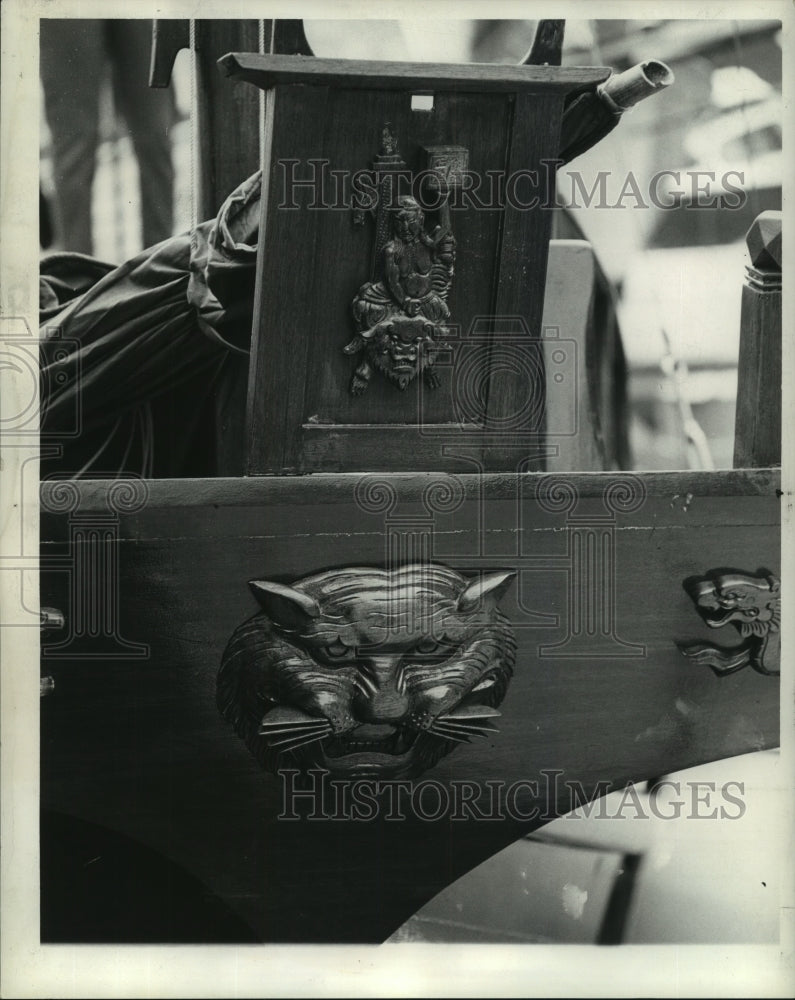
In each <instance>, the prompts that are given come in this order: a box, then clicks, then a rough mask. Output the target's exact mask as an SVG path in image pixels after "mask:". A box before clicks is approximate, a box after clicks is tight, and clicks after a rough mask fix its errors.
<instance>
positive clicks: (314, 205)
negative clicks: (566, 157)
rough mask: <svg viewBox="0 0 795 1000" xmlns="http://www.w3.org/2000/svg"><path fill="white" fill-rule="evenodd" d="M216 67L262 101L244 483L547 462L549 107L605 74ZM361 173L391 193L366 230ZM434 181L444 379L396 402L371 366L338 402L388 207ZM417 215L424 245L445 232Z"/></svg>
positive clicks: (275, 60) (556, 116)
mask: <svg viewBox="0 0 795 1000" xmlns="http://www.w3.org/2000/svg"><path fill="white" fill-rule="evenodd" d="M222 65H223V66H224V69H225V71H226V72H227V73H229V74H231V75H232V76H234V77H238V78H242V79H245V80H248V81H250V82H252V83H255V84H256V85H257V86H259V87H262V88H265V89H266V94H267V96H266V119H267V120H266V134H267V136H268V141H267V143H266V152H265V163H264V166H263V170H264V176H265V180H264V184H263V190H264V192H266V194H265V196H264V197H263V210H262V211H263V214H262V223H261V227H260V263H259V269H258V272H259V273H258V279H259V281H258V289H257V300H256V301H257V304H256V313H257V318H256V320H255V330H254V339H253V348H252V357H251V366H250V381H249V413H248V429H247V434H248V472H249V474H251V475H262V474H270V475H274V474H275V475H284V474H296V473H299V474H304V473H311V472H330V471H362V470H373V471H380V470H383V471H392V472H398V471H414V470H416V471H421V470H429V469H434V470H438V469H445V470H457V471H473V461H474V462H475V464H476V467H480V468H483V469H489V470H503V469H506V468H508V469H510V468H514V467H516V465H517V462H520V461H525V462H526V461H527V459H528V458H530V460H531V465H529V466H526V467H529V468H543V467H544V465H543V460H542V459H539V458H538V457H536V455H535V454H533V455H532V456H529V455H528V442H529V441H532V443H533V444H534V445H535V446H537V447H536V448H533V449H530V450H531V451H533V452H535V451H537V450H538V446H541V445H543V443H544V441H545V421H544V412H545V408H544V374H543V373H544V365H543V359H542V358H541V348H540V337H541V329H540V327H541V313H542V308H543V302H544V282H545V278H546V265H547V252H548V244H549V235H550V227H551V220H552V210H551V206H552V204H554V170H555V167H554V165H555V163H556V160H557V155H558V151H559V148H560V128H561V120H562V115H563V105H564V101H565V100H566V99H567V98H570V97H571V96H572V95H574V94H576V93H577V92H578V91H581V90H585V89H591V90H593V89H594V88H595V86H596V85H597V84H598V83H600V82H602V81H603V80H605V79H606V78H607V77H608V76H609V71H608V70H606V69H582V68H566V69H562V68H560V67H549V66H543V67H541V66H488V65H478V66H474V65H472V66H458V65H432V64H408V63H368V62H356V61H352V60H330V59H315V58H304V57H298V56H262V55H240V54H233V55H232V54H230V55H228V56H226V57H225V58H224V59H223V60H222ZM418 98H422V99H424V101H418V100H417V99H418ZM416 105H419V107H416ZM429 107H430V108H431V109H430V110H429ZM385 129H387V132H386V136H387V138H386V140H385V139H384V135H385ZM385 141H386V143H387V145H388V150H386V149H385V148H384V142H385ZM373 168H375V169H376V170H378V171H380V174H379V175H378V176H379V177H384V178H389V179H391V180H390V183H392V184H393V185H394V188H393V189H392V190H391V191H390V190H388V189H385V188H384V187H383V186H381V184H380V183H379V182H378V181H377V180H376V186H377V201H376V204H375V206H373V208H374V212H373V214H374V215H375V219H374V220H373V222H372V223H370V222H369V220H367V219H366V218H365V216H366V215H367V214H368V213H366V212H364V211H362V210H359V211H358V213H357V211H356V208H357V202H356V200H355V199H356V182H355V180H354V178H356V177H357V175H358V178H359V181H360V187H361V186H362V185H363V184H364V180H363V175H364V174H365V172H366V171H370V170H371V169H373ZM437 172H438V173H442V174H443V175H444V176H445V178H446V180H447V185H448V188H449V189H450V196H449V201H448V204H449V205H451V206H452V207H451V208H450V211H449V215H448V217H447V218H448V219H449V222H450V224H451V228H452V233H453V236H454V239H455V250H454V256H455V261H454V268H453V270H454V274H453V276H452V279H451V281H450V283H449V294H448V293H447V292H445V295H446V302H447V306H448V307H449V318H447V319H446V320H444V321H443V323H442V322H438V323H437V328H441V327H442V326H444V328H445V332H444V333H443V334H441V335H439V336H437V337H436V340H437V341H443V342H444V343H445V344H447V345H448V349H447V350H442V351H440V353H439V357H438V358H437V362H436V366H437V371H438V372H439V380H440V385H439V386H438V387H437V388H435V389H430V388H428V387H427V384H426V383H425V382H424V381H423V379H422V378H415V379H414V380H413V381H412V383H411V384H410V385H408V386H407V387H406V388H405V389H404V390H403V391H399V390H397V389H396V387H395V386H394V385H392V384H389V383H387V381H386V380H385V379H384V377H383V375H380V374H379V373H378V372H376V374H375V375H374V376H373V377H372V379H371V381H370V384H369V386H368V388H367V389H366V391H364V392H362V394H361V395H353V394H352V393H351V392H350V390H349V386H350V383H351V376H352V373H353V370H354V368H355V361H354V362H352V361H351V357H350V356H349V355H347V354H345V353H344V348H345V347H346V345H347V344H348V343H349V342H350V341H351V338H352V337H353V336H354V333H355V332H356V327H355V326H354V323H353V317H352V313H351V304H352V301H353V300H354V298H355V297H356V295H357V293H358V291H359V289H360V288H361V286H362V285H363V284H365V283H366V282H373V283H375V282H378V281H379V280H382V279H383V254H382V250H383V244H384V242H385V241H386V240H388V239H389V238H390V235H391V231H390V218H389V216H390V209H392V208H393V205H392V204H391V203H390V199H391V201H392V202H394V201H395V200H396V198H397V197H399V196H400V194H401V192H405V193H406V194H408V195H410V196H411V195H415V196H416V197H417V199H418V200H419V201H420V203H421V204H424V205H426V206H433V205H440V204H441V203H442V202H443V201H444V195H443V193H440V192H439V186H438V184H436V185H434V184H433V183H432V182H433V180H434V179H435V174H436V173H437ZM467 173H468V174H469V177H468V178H467V180H465V177H464V175H465V174H467ZM423 177H424V178H425V181H426V184H425V185H423V183H422V179H423ZM401 181H402V182H404V183H401ZM429 181H430V182H431V183H428V182H429ZM467 181H468V182H469V184H471V185H474V193H473V194H470V193H469V191H468V189H467ZM352 187H353V188H354V191H353V197H352V196H351V188H352ZM369 190H372V189H369ZM534 200H535V202H536V204H537V206H538V207H535V208H529V207H527V206H530V205H531V204H533V201H534ZM368 207H369V206H368ZM426 214H427V215H428V216H429V218H431V219H432V221H430V222H428V223H426V233H428V232H430V230H431V229H432V228H433V226H434V224H437V221H440V222H441V223H442V224H444V222H445V218H444V215H443V213H441V212H438V211H437V212H433V211H428V212H427V213H426ZM437 217H439V218H438V219H437ZM400 319H401V320H405V319H406V317H405V316H403V315H402V313H401V314H400ZM506 344H507V345H508V346H507V348H506ZM506 359H507V365H506ZM517 420H518V427H517ZM517 431H518V436H519V437H522V438H523V439H522V440H521V441H517V440H516V438H517ZM453 451H457V452H458V454H457V455H456V454H453ZM462 451H463V452H466V455H462V454H461V452H462ZM542 453H543V450H542Z"/></svg>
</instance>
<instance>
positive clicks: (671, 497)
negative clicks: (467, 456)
mask: <svg viewBox="0 0 795 1000" xmlns="http://www.w3.org/2000/svg"><path fill="white" fill-rule="evenodd" d="M379 478H380V479H383V480H384V481H388V482H389V484H390V485H391V486H392V487H393V488H394V490H395V497H396V504H397V506H396V507H395V508H394V513H395V515H396V516H398V515H400V516H404V517H412V516H413V517H415V518H416V517H417V516H419V515H423V514H425V516H427V508H426V507H425V506H424V503H423V497H424V496H425V497H426V499H427V494H426V493H425V491H426V489H427V487H428V486H429V484H431V483H433V482H445V481H446V482H447V484H448V485H450V481H449V480H445V478H444V477H441V476H435V475H434V474H427V475H407V476H400V475H396V476H382V477H379ZM639 478H640V482H641V483H642V486H640V487H639V486H638V483H637V481H636V480H632V479H628V478H626V477H623V478H622V477H615V476H609V475H607V474H594V475H591V476H584V475H583V476H574V475H572V476H568V477H553V480H552V481H554V482H555V483H557V484H558V485H561V484H564V483H565V482H566V481H569V482H570V483H571V484H573V486H574V487H575V488H576V489H577V491H578V492H579V495H580V506H579V507H578V509H577V514H578V515H580V516H582V517H584V518H585V519H586V521H588V520H589V519H595V518H597V516H598V515H600V514H601V515H602V516H604V512H605V507H604V503H603V497H604V496H605V490H606V489H607V488H608V487H609V486H610V484H611V483H613V482H615V481H616V479H618V480H619V481H622V482H624V483H625V485H629V486H630V487H631V489H632V490H634V491H635V494H634V495H635V496H639V497H640V498H641V499H642V493H643V492H644V491H645V493H646V498H645V501H643V502H639V503H638V504H637V507H636V509H634V510H631V511H629V512H627V513H619V514H617V515H616V517H615V524H614V527H615V531H614V540H615V548H614V556H615V573H616V581H617V589H616V592H615V636H616V637H617V638H618V639H619V640H621V641H620V643H618V644H615V643H612V642H610V643H608V647H602V646H598V645H596V646H594V647H593V648H592V649H591V653H590V654H589V653H588V651H587V650H585V655H562V656H561V655H556V650H555V648H554V647H555V645H556V644H559V643H561V642H562V641H564V640H565V639H566V636H567V627H568V624H569V619H570V616H569V613H568V610H567V607H568V605H567V600H568V597H567V594H568V593H569V582H568V581H569V577H570V570H571V564H570V562H567V559H568V557H567V555H566V552H567V545H568V542H567V539H568V538H569V537H570V535H571V530H573V529H572V525H571V524H569V526H568V527H567V522H566V515H565V514H563V513H554V512H550V511H549V510H545V509H543V508H542V506H540V505H539V502H538V500H537V498H536V490H537V488H538V487H539V484H540V483H541V482H542V477H539V476H537V475H532V474H530V475H525V476H521V477H517V476H510V475H506V476H487V477H485V478H484V479H481V478H480V477H475V476H462V477H460V488H461V490H462V491H463V503H462V504H461V505H460V506H459V507H457V508H456V509H455V510H450V509H447V511H446V512H436V513H434V515H433V520H434V525H433V558H434V559H435V560H436V561H438V562H441V563H444V564H447V565H449V566H452V567H456V568H458V569H459V570H460V571H461V572H466V573H471V572H475V571H477V570H478V569H485V568H489V569H503V570H504V569H514V570H516V572H517V574H518V576H517V582H516V585H515V586H514V587H513V589H512V590H511V591H510V593H509V594H507V595H506V597H505V599H504V601H503V604H502V606H503V608H504V610H505V611H506V613H507V614H508V616H509V618H510V619H511V621H512V623H513V625H514V628H515V632H516V637H517V640H518V656H517V662H516V668H515V673H514V677H513V679H512V681H511V684H510V686H509V688H508V692H507V695H506V697H505V700H504V701H503V703H502V705H501V706H500V711H501V712H502V717H501V718H500V719H499V720H498V722H499V733H498V734H494V735H493V736H492V737H490V738H489V739H488V740H486V741H482V742H478V743H477V745H475V744H472V745H466V746H461V747H458V748H456V750H455V751H454V752H453V753H452V754H450V756H448V757H445V758H444V759H443V760H442V761H440V762H439V763H438V764H437V765H436V766H435V767H434V768H432V769H431V770H430V771H428V772H427V773H426V774H425V775H423V777H422V779H421V780H422V781H424V780H425V779H430V778H432V779H434V780H436V781H438V782H441V783H442V785H443V786H444V787H446V788H451V787H452V784H451V783H452V782H454V781H462V780H463V781H472V782H475V783H476V784H477V786H478V788H479V789H481V790H483V789H485V783H486V782H487V781H490V780H491V781H498V782H504V783H505V785H504V786H503V787H506V786H507V785H510V783H512V782H517V781H527V780H540V779H541V771H542V769H546V770H547V771H551V770H558V771H560V772H561V773H560V783H559V785H558V787H557V792H556V793H555V794H553V795H552V801H550V800H549V799H548V798H547V797H546V796H542V794H541V792H539V793H538V795H537V796H534V795H533V793H532V792H531V791H529V790H526V791H525V792H523V793H522V795H521V796H520V798H519V801H520V802H521V809H522V810H526V809H529V808H530V807H531V806H532V805H534V804H535V805H538V806H539V807H541V808H542V810H546V811H547V815H548V818H551V815H552V814H554V812H555V810H565V809H566V808H567V806H568V804H569V792H568V791H567V789H566V788H565V786H564V785H563V781H564V780H572V779H575V780H578V781H580V782H582V783H583V786H584V788H585V789H589V788H593V787H594V786H595V785H596V783H597V782H598V781H600V780H601V781H604V780H609V781H610V782H612V783H613V784H614V786H615V787H620V786H621V785H623V784H625V783H626V782H628V781H629V780H634V781H638V780H641V779H643V778H647V777H651V776H654V775H657V774H659V773H663V772H667V771H671V770H674V769H680V768H685V767H689V766H692V765H695V764H699V763H704V762H707V761H710V760H714V759H718V758H721V757H727V756H732V755H735V754H739V753H743V752H747V751H750V750H756V749H760V748H764V747H771V746H776V745H777V743H778V732H779V722H778V719H779V716H778V683H777V680H776V678H775V677H766V676H762V675H760V674H759V673H758V672H756V671H754V670H751V669H750V668H748V669H745V670H742V671H739V672H738V673H735V674H732V675H731V676H725V677H717V676H715V674H714V673H713V672H712V671H711V670H710V669H708V668H707V667H706V666H703V665H701V666H699V665H697V664H696V663H694V662H692V661H691V660H688V659H686V658H685V657H683V656H682V655H681V653H680V652H679V650H678V649H677V646H676V642H677V641H682V640H705V641H706V640H710V639H713V640H714V639H715V634H714V633H712V632H710V630H707V629H706V627H705V625H704V624H703V623H702V622H701V620H700V618H699V617H698V615H697V614H696V612H695V609H694V606H693V603H692V601H691V599H690V597H689V596H688V594H687V593H686V592H685V590H684V589H683V586H682V584H683V581H684V580H685V579H686V578H688V577H691V576H693V575H699V574H703V573H705V572H706V571H708V570H710V569H714V568H717V567H727V566H728V567H733V568H735V569H739V570H744V571H746V572H750V573H755V572H756V571H757V569H758V568H760V567H764V568H765V569H766V570H768V571H770V572H772V573H778V572H779V570H780V566H779V560H780V552H779V545H780V541H779V501H778V497H777V495H776V490H777V488H778V486H779V477H778V475H777V473H775V472H773V471H770V470H760V471H758V472H756V473H746V472H741V471H737V472H733V473H724V474H710V473H682V474H677V475H669V474H648V475H644V476H642V477H639ZM359 481H360V477H358V476H353V475H351V476H312V477H304V478H294V479H255V480H217V481H207V480H197V481H183V482H168V481H161V482H158V481H154V482H151V483H148V484H146V497H145V502H144V503H143V504H142V505H140V506H139V509H137V510H133V511H132V512H131V513H118V514H112V513H111V515H110V516H109V515H108V505H107V501H106V496H107V489H108V484H104V483H82V484H78V485H77V486H76V489H77V491H78V493H77V494H74V493H73V495H72V499H75V497H77V498H78V500H79V503H80V506H79V508H78V510H77V511H75V512H73V513H71V514H67V513H56V512H47V511H48V510H49V509H51V508H53V506H54V507H55V508H56V510H57V509H59V508H58V506H57V501H58V500H59V497H60V501H61V502H63V501H64V499H69V495H68V493H69V491H67V493H64V492H63V491H61V492H60V493H59V492H58V491H59V487H58V485H57V484H45V486H44V487H43V497H42V499H43V509H44V514H43V520H42V538H43V540H44V541H43V546H42V578H41V579H42V582H41V588H42V590H41V601H42V604H43V605H45V606H52V607H57V608H62V609H64V608H65V609H66V610H67V624H68V627H72V628H73V629H74V628H75V625H76V620H75V615H76V614H78V610H77V608H75V609H72V608H71V605H70V601H69V588H70V580H72V579H73V578H75V576H74V570H73V568H72V567H74V566H75V565H76V563H75V562H74V559H75V558H76V556H77V554H78V552H79V551H80V552H82V553H83V555H84V556H86V555H87V553H86V551H85V547H86V545H87V544H88V543H87V542H80V543H76V544H74V545H73V546H72V547H71V548H70V547H69V545H68V539H69V537H70V531H72V530H73V527H74V525H75V524H77V523H78V522H79V523H80V524H81V525H83V526H85V525H90V524H91V522H92V520H93V521H95V522H97V523H99V524H100V526H102V525H104V527H103V528H102V530H107V531H109V532H110V534H108V535H107V536H106V538H107V539H108V540H107V541H104V542H101V543H98V546H99V550H100V555H101V556H102V559H104V565H106V566H112V565H113V563H112V560H111V559H109V555H110V551H111V549H113V550H115V551H117V553H118V561H119V566H120V586H119V590H118V608H119V618H118V622H117V623H116V626H115V628H116V634H118V635H120V636H121V637H123V638H124V640H125V641H126V642H128V643H145V644H147V645H148V647H149V653H148V656H145V657H139V658H137V659H135V658H130V659H126V660H125V659H114V658H112V657H110V656H109V655H108V654H107V648H108V647H107V645H106V646H102V643H103V642H106V639H107V637H105V638H103V637H102V635H99V634H98V637H97V638H92V637H91V635H90V634H88V631H87V630H86V631H85V632H84V634H83V635H81V636H77V637H76V638H75V639H74V645H73V647H72V654H71V655H72V657H73V658H71V659H63V658H58V657H52V656H49V655H48V648H49V649H50V652H52V651H53V649H52V646H51V645H49V647H45V650H44V670H45V672H46V673H47V674H49V675H51V676H53V678H54V680H55V691H54V693H53V694H52V695H50V696H49V697H48V698H46V699H44V701H43V703H42V784H41V789H42V791H41V795H42V804H43V806H44V807H46V808H48V809H52V810H56V811H58V812H60V813H64V814H67V815H72V816H78V817H80V818H81V819H83V820H87V821H89V822H92V823H97V824H101V825H103V826H105V827H107V828H109V829H110V830H115V831H118V832H121V833H123V834H125V835H127V836H130V837H132V838H134V839H136V840H137V841H139V842H140V843H141V844H143V845H144V846H146V847H149V848H152V849H154V850H157V851H158V852H160V853H161V854H162V855H164V856H165V857H166V858H169V859H171V860H173V861H176V862H178V863H179V864H180V865H181V866H183V867H184V868H185V869H187V870H188V871H189V872H191V873H192V874H194V875H195V876H197V877H198V878H200V879H201V880H202V881H203V883H204V884H205V885H206V886H207V887H208V889H209V890H210V891H211V892H213V893H215V894H217V895H218V896H219V897H221V899H223V900H224V901H226V902H227V903H228V904H229V906H231V907H232V908H233V910H234V911H235V912H236V913H237V914H238V915H239V916H240V917H242V918H243V919H244V920H245V921H246V922H247V923H248V925H249V926H250V927H251V928H252V929H253V930H254V932H255V934H256V936H257V937H258V938H259V939H261V940H267V941H307V942H309V941H340V942H344V941H380V940H383V939H384V938H386V937H387V936H388V935H389V934H390V933H391V932H392V931H393V930H394V929H395V928H396V927H397V926H399V925H400V924H401V923H402V922H403V921H404V920H405V919H406V918H407V917H408V916H409V915H410V914H411V913H413V912H415V911H416V910H417V909H418V908H419V906H421V905H422V904H423V903H424V902H426V901H427V900H428V899H430V898H431V897H432V896H433V895H434V894H435V893H436V892H438V891H439V890H440V889H441V888H443V887H444V886H446V885H448V884H449V883H450V882H451V881H452V880H453V879H454V878H456V877H458V876H460V875H461V874H463V873H464V872H465V871H467V870H468V869H469V868H471V867H472V866H473V865H475V864H477V863H479V862H480V861H482V860H484V859H485V858H486V857H488V856H489V855H491V854H492V853H494V852H495V851H496V850H498V849H500V848H501V847H503V846H505V845H506V844H507V843H509V842H511V841H512V840H514V839H515V838H516V837H517V836H518V835H519V833H520V832H522V831H524V830H529V829H532V828H534V827H536V826H538V825H539V824H540V823H541V822H543V818H544V817H543V815H542V816H541V817H539V818H536V819H535V820H533V821H528V822H520V821H519V820H518V818H516V817H515V816H514V818H511V817H510V816H508V817H507V818H505V819H504V820H502V821H501V822H494V821H491V822H489V821H478V820H476V819H468V820H466V821H461V822H450V819H449V814H448V815H447V816H446V817H445V818H442V819H440V820H439V821H436V822H427V821H422V820H420V819H418V818H416V817H414V818H413V819H412V818H410V817H408V816H407V817H406V819H405V820H404V821H399V822H398V821H392V822H390V821H386V820H385V819H384V818H383V815H381V816H379V817H376V818H375V819H374V820H372V821H371V822H363V821H359V822H357V821H355V820H352V819H348V820H344V821H317V822H308V821H305V820H304V821H300V820H299V821H295V822H293V821H289V820H285V819H278V816H279V813H280V811H281V810H282V792H283V789H282V787H281V786H280V781H279V780H278V779H277V778H276V777H274V776H271V775H266V774H263V773H261V772H260V771H259V770H258V768H257V766H256V765H255V763H254V761H253V759H252V758H251V757H250V755H249V753H248V751H247V750H246V748H245V746H244V745H243V744H242V742H241V741H240V740H239V739H238V737H237V736H236V735H235V734H234V733H233V732H232V730H231V729H230V727H229V726H228V725H227V723H226V722H224V721H223V720H222V719H221V718H220V716H219V714H218V712H217V709H216V707H215V677H216V672H217V669H218V665H219V662H220V658H221V654H222V651H223V649H224V646H225V644H226V642H227V640H228V639H229V637H230V635H231V633H232V631H233V630H234V629H235V628H236V626H237V625H238V624H240V623H241V622H242V621H244V620H245V619H246V618H247V617H249V616H250V615H251V614H253V613H254V612H255V611H256V610H257V608H256V603H255V601H254V599H253V598H252V596H251V594H250V592H249V589H248V587H247V581H248V580H251V579H254V578H266V579H277V580H283V581H290V580H294V579H296V578H297V577H300V576H302V575H306V574H308V573H313V572H317V571H319V570H321V569H324V568H334V567H341V566H351V565H383V564H384V561H385V548H386V545H385V542H386V535H387V534H388V531H389V523H388V520H385V515H384V514H383V513H381V514H379V513H374V512H368V510H367V509H365V508H366V506H367V505H366V504H365V505H364V507H363V505H362V504H361V503H357V502H356V499H355V495H354V489H355V488H356V485H357V483H359ZM546 481H547V484H549V482H550V480H546ZM117 488H118V487H117ZM360 490H361V486H360ZM638 491H639V492H638ZM361 495H362V494H361V492H360V493H359V496H360V497H361ZM550 495H551V494H550ZM133 506H135V505H133ZM60 509H61V510H63V506H61V507H60ZM103 512H104V516H100V515H103ZM114 519H115V520H114ZM109 520H110V522H113V524H115V527H113V525H110V526H109ZM113 531H116V532H117V534H118V537H119V541H118V542H114V541H112V540H110V539H111V538H112V533H113ZM95 547H96V546H95ZM83 565H87V563H85V562H84V563H83ZM545 567H546V568H545ZM567 567H568V568H567ZM83 576H84V577H85V573H84V574H83ZM75 579H76V583H75V584H74V585H75V586H77V585H78V584H79V583H80V575H79V572H78V576H77V577H76V578H75ZM83 582H85V579H84V580H83ZM98 582H101V581H98ZM109 593H111V594H112V593H113V591H112V589H111V590H110V591H109ZM111 603H112V602H111ZM70 619H71V620H70ZM95 631H96V629H95ZM99 631H100V632H101V631H102V630H101V629H100V630H99ZM721 638H722V639H723V640H724V641H726V642H731V641H732V639H731V637H730V636H728V635H726V634H725V633H722V635H721ZM63 640H64V636H61V637H60V639H59V638H58V637H57V636H53V637H52V638H50V639H46V640H45V642H47V643H48V644H51V643H53V642H58V641H60V642H63ZM92 644H94V645H93V646H92ZM96 644H99V647H100V648H101V649H105V650H106V653H105V655H104V657H103V656H102V655H100V656H99V657H98V658H95V659H92V658H91V649H92V648H94V649H96V648H97V645H96ZM622 644H623V645H622ZM55 651H56V652H57V650H55ZM111 652H112V650H111ZM560 652H564V653H565V652H566V650H565V649H563V650H561V649H560V648H558V649H557V654H559V653H560ZM569 652H570V653H573V652H577V651H576V650H574V649H573V648H571V647H570V648H569ZM60 653H61V655H63V653H64V647H63V646H62V647H61V650H60ZM582 653H583V650H582V649H581V650H580V654H582ZM44 893H45V898H46V893H47V886H46V885H45V886H44Z"/></svg>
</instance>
